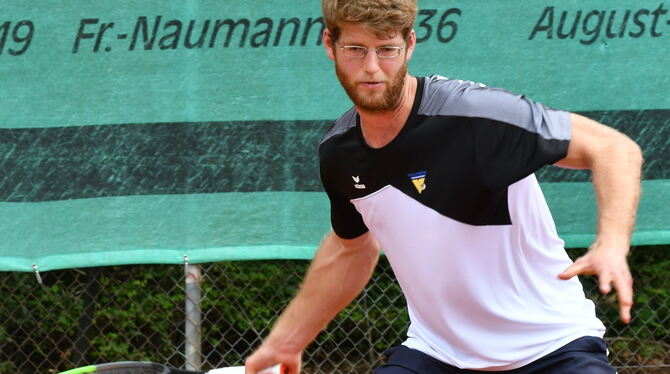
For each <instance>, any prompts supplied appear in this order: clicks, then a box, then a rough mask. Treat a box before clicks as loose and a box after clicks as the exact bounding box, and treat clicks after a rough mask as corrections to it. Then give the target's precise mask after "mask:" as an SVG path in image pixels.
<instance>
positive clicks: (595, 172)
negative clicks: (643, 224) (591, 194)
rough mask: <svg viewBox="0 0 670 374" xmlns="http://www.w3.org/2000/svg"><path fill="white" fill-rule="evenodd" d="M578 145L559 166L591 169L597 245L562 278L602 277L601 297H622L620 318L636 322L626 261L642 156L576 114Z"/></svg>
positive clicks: (574, 140)
mask: <svg viewBox="0 0 670 374" xmlns="http://www.w3.org/2000/svg"><path fill="white" fill-rule="evenodd" d="M571 116H572V139H571V140H570V146H569V149H568V155H567V157H565V158H564V159H563V160H561V161H559V162H558V163H556V165H558V166H561V167H567V168H577V169H591V173H592V178H593V185H594V188H595V192H596V199H597V202H598V224H597V232H596V240H595V242H594V243H593V244H592V245H591V247H590V248H589V251H588V252H587V253H586V254H585V255H584V256H582V257H580V258H579V259H577V260H576V261H575V263H574V264H573V265H572V266H570V267H568V268H567V269H566V270H565V271H564V272H563V273H561V274H560V275H559V277H560V278H561V279H570V278H572V277H574V276H575V275H578V274H594V275H597V276H598V279H599V284H600V291H601V292H602V293H605V294H606V293H609V292H610V291H611V285H612V284H613V285H614V288H615V289H616V291H617V296H618V300H619V308H620V317H621V320H622V321H623V322H626V323H628V322H629V321H630V309H631V307H632V305H633V278H632V277H631V275H630V270H629V269H628V263H627V261H626V255H627V254H628V250H629V248H630V237H631V234H632V232H633V227H634V225H635V215H636V211H637V204H638V201H639V198H640V173H641V167H642V152H641V151H640V147H638V145H637V144H636V143H635V142H633V141H632V140H631V139H630V138H628V137H627V136H626V135H624V134H622V133H620V132H618V131H616V130H614V129H612V128H609V127H607V126H604V125H602V124H600V123H598V122H596V121H593V120H591V119H588V118H586V117H583V116H580V115H577V114H572V115H571Z"/></svg>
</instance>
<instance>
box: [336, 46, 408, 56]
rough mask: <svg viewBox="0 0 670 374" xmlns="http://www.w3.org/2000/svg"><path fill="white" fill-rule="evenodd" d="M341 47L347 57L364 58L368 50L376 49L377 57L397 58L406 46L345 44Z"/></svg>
mask: <svg viewBox="0 0 670 374" xmlns="http://www.w3.org/2000/svg"><path fill="white" fill-rule="evenodd" d="M340 49H341V50H342V52H343V53H344V55H345V56H347V57H354V58H363V57H365V56H367V54H368V52H369V51H370V50H373V51H375V53H377V57H379V58H396V57H398V56H400V53H401V52H402V51H404V50H405V47H393V46H389V47H379V48H367V47H361V46H357V45H343V46H340Z"/></svg>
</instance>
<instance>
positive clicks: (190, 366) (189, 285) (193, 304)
mask: <svg viewBox="0 0 670 374" xmlns="http://www.w3.org/2000/svg"><path fill="white" fill-rule="evenodd" d="M184 273H185V274H184V275H185V278H186V286H185V291H186V320H185V323H184V339H185V347H184V353H185V355H186V370H200V366H201V359H202V357H201V341H202V335H201V287H200V286H201V285H200V282H201V270H200V265H197V264H194V265H191V264H189V263H188V256H186V255H184Z"/></svg>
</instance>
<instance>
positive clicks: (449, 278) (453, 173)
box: [246, 0, 642, 374]
mask: <svg viewBox="0 0 670 374" xmlns="http://www.w3.org/2000/svg"><path fill="white" fill-rule="evenodd" d="M322 5H323V13H324V21H325V24H326V30H325V32H324V34H323V40H324V46H325V49H326V53H327V55H328V57H329V58H330V59H331V60H332V61H333V62H334V65H335V72H336V73H337V77H338V78H339V80H340V82H341V84H342V86H343V87H344V89H345V91H346V92H347V94H348V95H349V97H350V98H351V100H352V102H353V104H354V106H353V108H352V109H351V110H349V111H348V112H346V113H344V115H342V116H341V117H340V118H339V119H337V120H336V121H335V123H334V125H333V127H332V128H331V129H330V130H329V131H328V132H327V133H326V134H325V136H324V138H323V140H322V141H321V144H320V147H319V157H320V164H321V177H322V181H323V185H324V187H325V190H326V192H327V194H328V197H329V198H330V204H331V221H332V227H333V231H334V233H331V234H329V235H328V236H327V237H326V238H325V239H324V241H323V243H322V244H321V246H320V248H319V251H318V253H317V254H316V256H315V258H314V260H313V262H312V264H311V266H310V268H309V270H308V272H307V275H306V278H305V280H304V283H303V285H302V287H301V288H300V290H299V292H298V293H297V295H296V297H295V298H294V299H293V300H292V301H291V303H290V304H289V305H288V307H287V309H286V310H285V311H284V312H283V314H282V315H281V317H280V318H279V319H278V321H277V323H276V325H275V326H274V328H273V329H272V331H271V333H270V334H269V336H268V337H267V338H266V339H265V341H264V342H263V344H262V345H261V346H260V347H259V348H258V350H257V351H256V352H255V353H253V354H252V355H251V356H250V357H248V359H247V360H246V373H247V374H255V373H256V372H257V371H258V369H259V368H263V367H268V366H272V365H274V364H276V363H284V364H286V365H287V366H288V367H289V370H290V372H291V373H293V374H297V373H299V372H300V362H301V353H302V351H303V349H304V348H305V347H306V346H307V345H308V344H309V343H310V342H311V341H312V340H313V339H314V338H315V337H316V336H317V334H318V333H319V332H320V330H321V329H323V328H324V327H325V326H326V324H327V323H328V322H329V321H330V320H331V319H332V318H333V317H334V316H335V315H336V314H337V313H338V312H339V311H340V310H341V309H342V308H344V307H346V306H347V305H348V304H349V303H350V302H351V301H352V300H353V298H354V297H356V296H357V295H358V294H359V292H360V291H361V290H362V288H363V287H364V286H365V284H366V283H367V282H368V280H369V278H370V276H371V274H372V272H373V269H374V267H375V264H376V263H377V259H378V256H379V253H380V249H383V250H384V252H385V255H386V256H387V257H388V260H389V262H390V264H391V266H392V267H393V270H394V273H395V275H396V277H397V279H398V282H399V283H400V286H401V287H402V290H403V292H404V295H405V297H406V299H407V306H408V311H409V317H410V321H411V324H410V326H409V330H408V332H407V339H406V340H405V341H404V343H403V344H402V345H401V346H398V347H393V348H390V349H389V350H387V351H386V355H387V357H388V359H387V362H386V364H384V365H383V366H381V367H379V368H377V369H376V371H375V373H377V374H401V373H402V374H407V373H421V374H425V373H429V374H433V373H435V374H438V373H475V372H480V371H481V372H504V373H509V374H511V373H514V374H520V373H541V374H552V373H580V374H591V373H592V374H600V373H614V372H615V370H614V368H613V367H612V366H610V364H609V363H608V358H607V350H606V345H605V342H604V340H603V339H602V337H603V334H604V331H605V327H604V326H603V324H602V322H601V321H600V320H599V319H598V318H597V317H596V315H595V308H594V304H593V303H592V302H591V301H590V300H588V299H586V298H585V296H584V291H583V288H582V285H581V284H580V282H579V280H578V279H577V277H575V276H576V275H578V274H594V275H596V276H597V277H598V278H599V284H600V290H601V291H602V292H603V293H609V292H610V291H611V289H612V286H613V287H614V288H615V290H616V292H617V296H618V302H619V305H620V317H621V320H622V321H624V322H628V321H630V318H631V316H630V310H631V306H632V293H633V291H632V282H633V281H632V278H631V275H630V272H629V269H628V264H627V261H626V255H627V252H628V250H629V244H630V236H631V232H632V228H633V224H634V217H635V213H636V208H637V203H638V199H639V191H640V169H641V164H642V156H641V152H640V149H639V147H638V146H637V145H636V144H635V143H634V142H633V141H631V140H630V139H629V138H627V137H626V136H624V135H623V134H621V133H619V132H617V131H615V130H613V129H611V128H609V127H606V126H604V125H602V124H599V123H597V122H595V121H593V120H590V119H587V118H585V117H582V116H580V115H576V114H572V113H568V112H565V111H560V110H554V109H550V108H548V107H545V106H543V105H541V104H539V103H536V102H533V101H531V100H529V99H528V98H526V97H524V96H520V95H515V94H512V93H510V92H508V91H505V90H502V89H495V88H489V87H486V86H484V85H482V84H477V83H473V82H467V81H460V80H453V79H447V78H444V77H442V76H439V75H433V76H425V77H414V76H412V75H410V74H408V72H407V63H408V61H409V60H410V58H411V57H412V53H413V52H414V49H415V47H416V35H415V32H414V30H413V29H412V25H413V23H414V18H415V15H416V12H417V4H416V1H414V0H323V4H322ZM550 164H553V165H557V166H560V167H567V168H588V169H591V171H592V175H593V184H594V187H595V191H596V195H597V201H598V226H597V235H596V239H595V242H594V243H593V244H592V245H591V247H590V249H589V251H588V252H587V253H586V254H585V255H584V256H583V257H581V258H579V259H578V260H577V261H575V262H574V263H572V261H571V260H570V259H569V257H568V256H567V254H566V251H565V249H564V247H563V241H562V240H561V239H560V238H559V237H558V235H557V233H556V228H555V225H554V222H553V219H552V217H551V214H550V212H549V209H548V207H547V204H546V203H545V200H544V197H543V195H542V191H541V190H540V187H539V185H538V182H537V180H536V178H535V176H534V172H535V171H536V170H538V169H539V168H541V167H543V166H544V165H550Z"/></svg>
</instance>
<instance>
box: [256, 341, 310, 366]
mask: <svg viewBox="0 0 670 374" xmlns="http://www.w3.org/2000/svg"><path fill="white" fill-rule="evenodd" d="M301 357H302V352H298V353H289V352H283V351H280V350H279V349H276V348H275V347H273V346H272V343H269V342H265V343H263V345H261V346H260V347H259V348H258V349H257V350H256V352H254V353H253V354H252V355H251V356H249V357H247V360H246V362H245V365H244V366H245V370H244V373H245V374H256V373H257V372H259V371H261V370H263V369H265V368H269V367H272V366H275V365H277V364H283V365H284V366H286V368H288V372H289V374H300V366H301Z"/></svg>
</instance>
